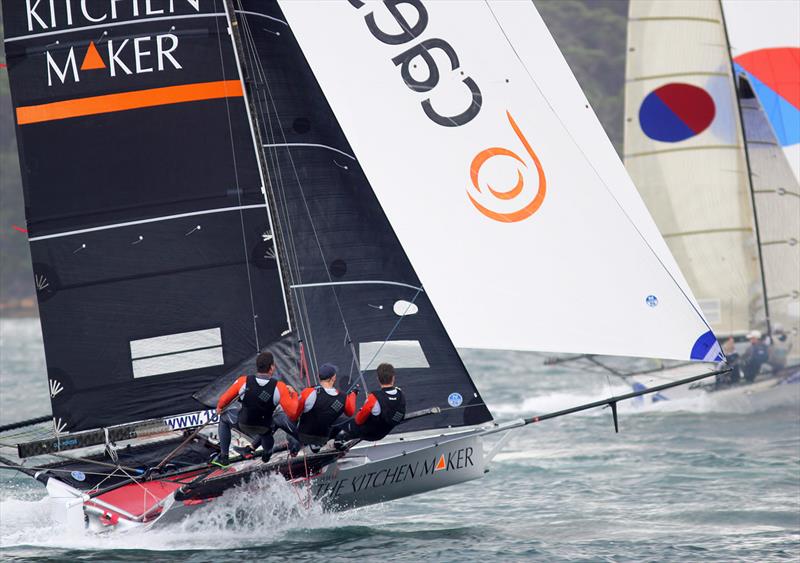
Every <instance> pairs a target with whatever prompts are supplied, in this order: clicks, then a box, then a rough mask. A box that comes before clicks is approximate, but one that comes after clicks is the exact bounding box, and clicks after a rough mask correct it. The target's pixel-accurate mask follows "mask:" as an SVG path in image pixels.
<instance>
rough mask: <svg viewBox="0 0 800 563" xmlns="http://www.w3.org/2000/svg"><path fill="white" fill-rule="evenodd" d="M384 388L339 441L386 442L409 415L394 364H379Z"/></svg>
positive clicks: (351, 423) (378, 370) (368, 400)
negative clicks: (387, 436) (396, 379)
mask: <svg viewBox="0 0 800 563" xmlns="http://www.w3.org/2000/svg"><path fill="white" fill-rule="evenodd" d="M377 376H378V383H380V386H381V388H380V389H378V390H377V391H375V392H374V393H370V394H369V395H368V396H367V401H366V402H365V403H364V406H362V407H361V409H360V410H359V411H358V413H357V414H356V417H355V419H354V420H353V421H352V422H350V424H348V425H347V427H346V428H345V429H344V431H343V433H342V434H341V435H340V436H337V441H339V440H352V439H355V438H360V439H362V440H368V441H370V442H376V441H378V440H381V439H382V438H384V437H385V436H386V435H387V434H388V433H389V432H391V431H392V429H393V428H394V427H395V426H397V424H399V423H400V422H401V421H402V420H403V418H404V417H405V415H406V398H405V396H404V395H403V391H401V390H400V388H399V387H395V385H394V383H395V372H394V366H392V364H380V365H379V366H378V369H377Z"/></svg>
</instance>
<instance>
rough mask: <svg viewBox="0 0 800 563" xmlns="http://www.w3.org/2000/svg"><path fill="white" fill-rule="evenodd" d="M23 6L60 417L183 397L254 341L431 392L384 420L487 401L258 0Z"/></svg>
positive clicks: (126, 410) (423, 421) (75, 426)
mask: <svg viewBox="0 0 800 563" xmlns="http://www.w3.org/2000/svg"><path fill="white" fill-rule="evenodd" d="M12 4H13V6H12ZM41 6H45V5H44V4H41ZM41 6H40V5H39V4H35V5H34V6H32V7H31V6H23V5H17V4H16V3H13V2H10V1H8V0H4V5H3V7H4V21H5V30H6V33H7V37H6V41H5V47H6V52H7V60H8V65H9V78H10V82H11V87H12V98H13V101H14V106H15V108H16V118H17V135H18V140H19V150H20V160H21V163H22V172H23V185H24V191H25V201H26V216H27V221H28V231H29V238H30V244H31V254H32V257H33V262H34V277H35V281H36V284H37V296H38V299H39V305H40V315H41V322H42V330H43V335H44V341H45V350H46V355H47V365H48V377H49V379H50V390H51V400H52V405H53V416H54V422H55V426H56V429H57V431H58V432H59V433H61V432H71V431H77V430H83V429H90V428H98V427H105V426H109V425H114V424H120V423H124V422H130V421H137V420H143V419H148V418H153V417H158V416H167V415H173V414H177V413H182V412H188V411H191V410H196V409H197V408H198V406H199V405H198V404H197V403H196V402H195V401H194V400H193V399H192V393H193V392H194V391H196V390H197V389H199V388H202V387H203V386H205V385H208V384H211V386H210V387H209V391H208V392H205V393H203V392H201V393H199V394H198V398H200V399H201V400H203V402H206V403H210V402H213V395H214V394H215V392H216V391H217V390H218V389H219V384H217V385H216V386H214V385H213V382H215V381H227V380H230V379H231V378H233V377H235V376H237V375H239V374H240V373H242V372H243V371H244V370H246V369H247V368H248V363H249V362H251V361H252V359H253V358H254V356H255V355H256V354H257V353H258V352H259V351H260V350H263V349H267V348H272V349H277V350H278V351H279V354H278V357H279V367H280V368H281V371H282V372H283V373H284V375H285V376H286V377H287V379H289V380H290V381H291V382H292V383H295V384H296V385H298V386H299V385H303V384H307V383H313V381H312V378H313V375H314V371H315V366H316V365H318V364H319V363H322V362H326V361H327V362H334V363H336V364H337V365H339V367H340V374H341V378H340V380H341V381H342V382H343V383H342V384H343V385H347V386H352V385H355V384H356V383H357V382H359V381H361V382H363V383H362V385H363V386H366V388H367V390H369V389H371V388H374V387H375V386H376V383H375V381H374V377H372V376H369V377H363V374H364V373H368V374H369V373H370V371H371V370H374V369H375V368H376V367H377V364H378V363H380V362H381V361H391V362H392V363H394V364H395V365H396V366H397V367H398V378H399V384H400V385H401V386H403V387H405V389H406V391H407V395H408V396H409V406H408V408H409V410H420V409H424V408H430V407H434V406H437V407H440V408H441V409H442V412H441V413H440V414H437V415H433V416H427V417H422V418H419V419H416V420H414V421H410V422H409V423H408V424H406V425H404V427H403V428H402V430H403V431H409V430H416V429H425V428H437V427H446V426H461V425H465V424H478V423H482V422H485V421H488V420H491V415H490V413H489V411H488V409H487V408H486V406H485V405H484V403H483V401H482V399H481V397H480V395H479V394H478V391H477V389H476V388H475V386H474V384H473V383H472V381H471V379H470V377H469V375H468V374H467V372H466V370H465V368H464V366H463V364H462V362H461V360H460V358H459V357H458V355H457V353H456V351H455V348H454V347H453V344H452V342H451V341H450V339H449V338H448V336H447V334H446V332H445V331H444V329H443V327H442V325H441V322H440V321H439V318H438V316H437V315H436V312H435V310H434V309H433V307H432V305H431V303H430V301H429V300H428V298H427V295H426V293H425V291H424V289H423V288H422V287H421V285H420V282H419V279H418V277H417V275H416V274H415V272H414V270H413V267H412V266H411V264H410V262H409V260H408V258H407V257H406V255H405V253H404V251H403V249H402V247H401V245H400V243H399V242H398V240H397V238H396V236H395V234H394V232H393V230H392V228H391V225H390V224H389V222H388V220H387V219H386V216H385V215H384V213H383V210H382V209H381V207H380V205H379V203H378V201H377V199H376V197H375V195H374V193H373V191H372V188H371V186H370V184H369V182H368V181H367V179H366V177H365V176H364V174H363V172H362V171H361V168H360V166H359V163H358V160H357V159H356V157H355V155H354V154H353V151H352V150H351V148H350V146H349V144H348V142H347V140H346V138H345V136H344V134H343V132H342V130H341V128H340V126H339V125H338V123H337V121H336V119H335V117H334V116H333V113H332V111H331V109H330V107H329V106H328V104H327V102H326V100H325V96H324V94H323V92H322V90H321V89H320V87H319V85H318V84H317V82H316V80H315V78H314V75H313V73H312V71H311V69H310V68H309V66H308V64H307V63H306V61H305V58H304V56H303V54H302V51H301V50H300V48H299V46H298V44H297V42H296V41H295V39H294V37H293V35H292V33H291V30H290V29H289V28H288V25H287V24H286V21H285V18H284V17H283V15H282V14H281V11H280V8H279V7H278V5H277V3H276V2H236V3H235V6H234V4H233V3H230V5H229V6H227V7H226V2H224V1H223V0H215V1H209V2H200V3H198V2H196V1H192V0H185V1H182V2H175V1H173V2H166V1H164V2H158V1H155V0H154V1H153V2H151V3H148V4H147V5H146V6H144V5H142V6H138V4H137V3H135V2H134V3H125V4H124V6H123V4H119V5H116V4H115V3H112V4H111V5H110V6H105V5H104V6H94V5H89V6H86V5H84V4H80V5H78V4H74V3H69V2H67V3H64V4H63V5H60V6H55V5H54V6H55V7H54V8H53V11H51V10H50V8H49V5H48V6H46V7H47V9H45V8H43V7H41ZM231 24H233V25H231ZM233 38H238V40H239V43H238V46H239V52H237V51H236V47H235V45H236V43H235V42H234V41H233ZM237 55H238V56H237ZM240 67H241V68H240ZM248 97H249V100H250V103H251V108H252V110H253V111H252V113H251V114H250V115H249V114H248V107H247V100H248ZM256 140H258V141H259V142H260V143H259V144H261V145H262V146H260V147H257V148H256V150H254V143H255V141H256ZM259 159H260V160H259ZM259 166H261V167H262V168H261V170H259ZM265 184H266V185H265ZM262 192H263V193H262ZM265 195H266V196H268V198H269V199H268V201H269V203H270V206H271V207H272V210H273V211H274V212H275V217H274V220H275V221H274V222H275V225H274V232H273V225H272V224H271V221H270V215H269V213H268V209H267V207H268V206H267V204H266V203H265ZM276 238H277V239H278V242H279V244H278V245H276V244H275V241H276ZM289 319H292V320H293V322H292V324H295V326H292V327H290V326H289V325H290V320H289ZM290 328H291V329H293V331H294V332H292V333H290V331H289V329H290ZM287 350H288V351H287ZM301 351H302V354H300V352H301ZM298 356H302V357H300V360H302V361H304V362H305V364H306V365H308V366H309V368H310V369H309V372H310V374H306V375H310V376H309V377H307V378H306V377H300V374H299V373H298V372H299V371H302V370H299V365H301V364H299V362H298ZM220 376H222V378H221V379H219V378H220ZM298 377H299V379H298Z"/></svg>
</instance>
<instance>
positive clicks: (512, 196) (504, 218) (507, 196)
mask: <svg viewBox="0 0 800 563" xmlns="http://www.w3.org/2000/svg"><path fill="white" fill-rule="evenodd" d="M506 115H507V116H508V122H509V123H510V124H511V128H512V129H513V130H514V133H516V134H517V137H518V138H519V140H520V141H521V142H522V145H523V146H524V147H525V150H526V151H527V152H528V156H530V157H531V160H532V161H533V164H534V165H535V166H536V172H537V173H538V175H539V188H538V191H537V192H536V195H535V196H534V197H533V199H532V200H531V201H530V202H529V203H527V204H526V205H524V206H523V207H522V208H521V209H517V210H513V211H505V212H499V211H492V210H491V209H489V208H487V207H485V206H483V205H481V204H480V203H478V201H477V200H476V199H475V198H474V197H472V194H471V193H469V191H468V192H467V196H468V197H469V200H470V201H471V202H472V205H474V206H475V208H476V209H477V210H478V211H480V212H481V213H483V214H484V215H485V216H487V217H488V218H489V219H494V220H495V221H500V222H502V223H516V222H518V221H522V220H524V219H527V218H528V217H530V216H531V215H533V214H534V213H536V211H537V210H538V209H539V207H540V206H541V205H542V202H543V201H544V194H545V191H546V188H547V180H546V179H545V176H544V170H543V169H542V163H541V162H539V157H537V156H536V153H535V152H533V149H532V148H531V146H530V144H528V140H527V139H526V138H525V135H523V134H522V131H520V130H519V127H518V126H517V122H516V121H514V118H513V117H511V114H510V113H509V112H506ZM495 156H507V157H510V158H513V159H514V160H516V161H517V162H519V163H520V164H522V166H524V167H525V168H527V167H528V165H527V164H526V163H525V161H524V160H522V158H520V157H519V155H517V154H516V153H515V152H513V151H510V150H508V149H504V148H500V147H491V148H488V149H486V150H483V151H481V152H479V153H478V154H477V156H475V158H474V159H472V164H471V165H470V170H469V172H470V178H471V179H472V185H473V186H474V187H475V189H476V190H477V191H478V193H483V192H481V187H480V183H479V181H478V174H479V172H480V169H481V167H482V166H483V165H484V164H485V163H486V161H488V160H489V159H490V158H492V157H495ZM486 188H487V189H488V190H489V193H491V194H492V195H493V196H494V197H495V198H497V199H500V200H503V201H511V200H516V199H517V198H518V197H520V196H522V195H523V191H524V188H525V177H524V176H523V174H522V170H519V169H518V170H517V183H516V184H515V185H514V187H512V188H511V189H508V190H505V191H503V190H495V189H494V188H492V186H490V185H489V184H487V185H486Z"/></svg>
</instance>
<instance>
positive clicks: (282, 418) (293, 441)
mask: <svg viewBox="0 0 800 563" xmlns="http://www.w3.org/2000/svg"><path fill="white" fill-rule="evenodd" d="M272 421H273V422H274V423H275V426H277V427H278V428H280V429H281V430H283V431H284V432H286V440H287V441H288V442H289V452H290V453H291V454H292V455H296V454H297V452H299V451H300V450H302V449H303V444H302V443H301V442H300V437H299V436H298V435H297V426H295V425H294V423H293V422H292V421H291V420H289V417H288V416H286V413H282V412H281V413H277V414H276V415H275V416H273V417H272Z"/></svg>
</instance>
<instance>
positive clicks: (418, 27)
mask: <svg viewBox="0 0 800 563" xmlns="http://www.w3.org/2000/svg"><path fill="white" fill-rule="evenodd" d="M280 4H281V7H282V9H283V11H284V13H285V14H286V17H287V19H288V22H289V24H290V26H291V28H292V30H293V32H294V34H295V36H296V37H297V39H298V41H299V43H300V46H301V47H302V49H303V53H304V54H305V56H306V58H307V59H308V61H309V63H310V65H311V68H312V69H313V71H314V74H315V76H316V78H317V80H318V81H319V83H320V85H321V86H322V90H323V91H324V92H325V95H326V97H327V99H328V102H329V103H330V105H331V107H332V109H333V112H334V114H335V115H336V118H337V119H338V121H339V123H340V124H341V125H342V127H343V129H344V131H345V133H346V135H347V140H348V141H349V144H350V146H351V147H352V149H353V151H354V155H355V156H356V157H357V158H358V159H359V162H360V163H361V166H362V167H363V170H364V172H365V174H366V177H367V178H368V179H369V181H370V183H371V185H372V188H373V189H374V190H375V193H376V194H377V197H378V199H379V201H380V203H381V206H382V207H383V210H384V211H385V212H386V215H387V216H388V218H389V220H390V221H391V224H392V226H393V227H394V230H395V232H396V233H397V235H398V237H399V239H400V241H401V242H402V244H403V247H404V248H405V250H406V252H407V253H408V255H409V258H410V259H411V262H412V263H413V264H414V266H415V268H416V270H417V272H418V274H419V276H420V278H421V281H422V283H423V287H424V288H425V291H426V294H427V295H428V296H429V297H430V299H431V301H433V302H434V303H436V306H437V309H438V310H439V312H440V315H441V318H442V320H443V322H444V324H445V326H446V328H447V330H448V332H449V333H450V335H451V336H452V338H453V340H454V342H455V343H456V345H459V346H470V347H481V348H499V349H533V350H543V351H557V352H582V353H585V352H591V353H601V354H619V355H628V356H647V357H659V358H676V359H687V358H692V359H714V358H715V357H717V355H718V347H717V346H716V341H715V338H714V336H713V334H712V333H711V331H710V329H709V327H708V326H707V325H706V323H705V321H704V319H703V317H702V314H701V313H700V312H699V308H698V307H697V304H696V302H695V300H694V298H693V297H692V294H691V291H690V290H689V288H688V285H687V284H686V281H685V280H684V279H683V276H682V275H681V273H680V271H679V269H678V267H677V266H676V264H675V261H674V259H673V258H672V256H671V255H670V253H669V250H668V249H667V246H666V244H665V243H664V241H663V240H662V239H661V237H660V235H659V234H658V230H657V228H656V225H655V223H654V222H653V221H652V219H651V218H650V216H649V215H648V213H647V210H646V208H645V206H644V204H643V202H642V201H641V199H640V197H639V195H638V194H637V192H636V189H635V187H634V185H633V183H632V182H631V180H630V178H629V177H628V176H627V174H626V172H625V170H624V168H623V166H622V163H621V162H620V161H619V159H618V158H617V156H616V154H615V152H614V149H613V147H612V145H611V143H610V142H609V140H608V138H607V137H606V135H605V134H604V132H603V130H602V127H601V126H600V124H599V122H598V120H597V118H596V116H595V115H594V113H593V111H592V109H591V108H590V107H589V104H588V102H587V100H586V98H585V97H584V95H583V94H582V92H581V90H580V88H579V86H578V84H577V82H576V80H575V78H574V76H573V75H572V73H571V71H570V70H569V67H568V66H567V64H566V62H565V61H564V59H563V57H562V55H561V53H560V52H559V50H558V48H557V46H556V44H555V42H554V41H553V38H552V37H551V36H550V33H549V32H548V30H547V28H546V27H545V25H544V23H543V22H542V20H541V18H540V17H539V15H538V13H537V12H536V9H535V8H534V6H533V4H532V3H530V2H471V1H460V2H456V1H453V2H421V1H420V0H390V1H387V2H384V3H378V2H368V3H365V2H361V1H359V0H350V1H349V2H345V1H342V2H328V1H317V2H291V1H285V2H281V3H280Z"/></svg>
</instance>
